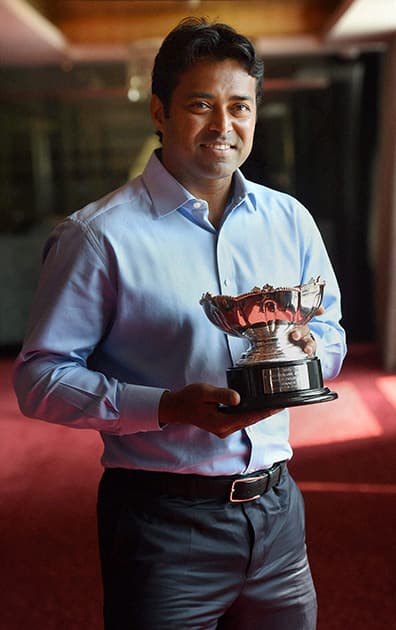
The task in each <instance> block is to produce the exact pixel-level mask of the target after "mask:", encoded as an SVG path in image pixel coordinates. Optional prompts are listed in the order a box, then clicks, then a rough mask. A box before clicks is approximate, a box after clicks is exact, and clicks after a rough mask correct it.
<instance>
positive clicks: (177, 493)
mask: <svg viewBox="0 0 396 630" xmlns="http://www.w3.org/2000/svg"><path fill="white" fill-rule="evenodd" d="M286 466H287V462H286V461H284V462H278V463H276V464H274V465H273V466H272V467H271V468H267V469H265V470H258V471H257V472H255V473H252V474H251V475H232V476H222V477H209V476H205V475H182V474H178V473H169V472H154V471H147V470H131V469H127V468H107V469H106V471H105V473H104V475H105V477H106V478H107V479H108V481H110V480H111V481H112V482H114V483H116V484H117V485H119V486H121V487H122V488H123V489H124V490H129V491H131V492H134V493H138V494H147V493H151V494H156V495H167V496H171V497H184V498H186V499H218V500H221V501H230V502H231V503H244V502H245V501H254V500H255V499H258V498H259V497H260V496H261V495H262V494H265V493H266V492H268V490H271V488H274V486H276V485H277V484H278V483H279V481H280V479H281V477H282V473H283V472H284V470H285V469H286Z"/></svg>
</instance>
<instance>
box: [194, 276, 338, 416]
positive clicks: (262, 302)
mask: <svg viewBox="0 0 396 630" xmlns="http://www.w3.org/2000/svg"><path fill="white" fill-rule="evenodd" d="M324 287H325V282H324V281H323V280H320V278H317V279H316V280H315V279H311V280H310V281H309V282H308V283H307V284H302V285H298V286H295V287H279V288H274V287H272V286H270V285H268V284H267V285H265V286H264V287H263V288H261V289H260V288H257V287H255V288H254V289H252V290H251V291H250V292H249V293H243V294H242V295H238V296H236V297H232V296H228V295H215V296H212V295H211V294H210V293H205V294H204V295H203V296H202V298H201V300H200V304H201V306H202V307H203V309H204V311H205V314H206V316H207V317H208V319H209V320H210V321H211V322H212V323H213V324H214V325H215V326H217V328H219V329H220V330H222V331H223V332H224V333H226V334H228V335H232V336H235V337H243V338H245V339H247V341H248V342H249V346H248V348H247V349H246V351H245V352H243V353H242V355H241V357H240V358H239V360H238V361H237V363H236V364H235V365H234V366H233V367H231V368H229V369H228V370H227V383H228V386H229V387H230V388H231V389H235V390H236V391H237V392H238V393H239V394H240V396H241V402H240V404H239V405H237V406H235V407H231V406H229V407H227V406H224V407H222V410H223V411H225V412H227V413H237V412H239V411H241V410H245V409H246V410H248V409H279V408H283V407H294V406H298V405H306V404H312V403H319V402H326V401H329V400H334V399H335V398H337V394H336V393H335V392H332V391H330V390H329V389H328V388H327V387H324V385H323V376H322V369H321V365H320V360H319V358H318V357H308V355H307V354H306V353H305V352H304V351H303V350H302V348H301V347H300V346H299V345H298V344H297V343H293V341H291V339H290V333H291V332H292V330H293V329H294V328H295V327H298V326H303V325H305V324H307V323H308V322H309V320H310V319H311V318H312V317H313V316H314V315H315V313H316V311H317V309H318V308H319V306H320V305H321V302H322V298H323V291H324Z"/></svg>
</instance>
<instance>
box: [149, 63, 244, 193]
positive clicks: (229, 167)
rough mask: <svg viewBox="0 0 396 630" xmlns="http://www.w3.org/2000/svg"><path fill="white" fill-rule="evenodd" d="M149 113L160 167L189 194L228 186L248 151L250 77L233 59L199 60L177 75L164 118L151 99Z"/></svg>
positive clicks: (160, 104)
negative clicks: (220, 183)
mask: <svg viewBox="0 0 396 630" xmlns="http://www.w3.org/2000/svg"><path fill="white" fill-rule="evenodd" d="M151 114H152V118H153V121H154V123H155V125H156V127H157V129H158V130H160V131H161V133H162V161H163V164H164V166H165V168H167V169H168V171H169V172H170V173H171V174H172V175H173V176H174V177H175V178H176V179H177V180H178V181H179V182H180V183H181V184H183V185H184V186H185V187H186V188H187V189H188V190H190V192H193V191H194V190H197V189H198V190H199V189H203V188H205V187H206V186H208V185H211V184H210V182H213V180H225V182H224V183H228V182H229V181H230V180H231V177H232V174H233V173H234V171H235V170H236V169H237V168H238V167H239V166H240V165H241V164H242V163H243V162H244V161H245V160H246V158H247V157H248V155H249V153H250V151H251V148H252V143H253V134H254V127H255V122H256V79H255V78H254V77H251V76H250V75H249V74H248V73H247V72H246V70H245V69H244V68H243V67H242V66H241V65H240V64H239V63H238V61H236V60H234V59H227V60H225V61H213V60H203V61H199V62H197V63H196V64H194V65H193V66H192V67H191V68H189V69H188V70H187V71H186V72H184V73H183V74H182V75H181V77H180V80H179V83H178V85H177V86H176V88H175V90H174V92H173V94H172V97H171V102H170V108H169V116H168V117H167V116H166V115H165V112H164V108H163V105H162V103H161V101H160V100H159V99H158V97H157V96H155V95H154V96H153V97H152V102H151Z"/></svg>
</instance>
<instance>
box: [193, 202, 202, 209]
mask: <svg viewBox="0 0 396 630" xmlns="http://www.w3.org/2000/svg"><path fill="white" fill-rule="evenodd" d="M201 205H202V204H201V202H200V201H194V203H193V208H196V209H197V210H198V208H200V207H201Z"/></svg>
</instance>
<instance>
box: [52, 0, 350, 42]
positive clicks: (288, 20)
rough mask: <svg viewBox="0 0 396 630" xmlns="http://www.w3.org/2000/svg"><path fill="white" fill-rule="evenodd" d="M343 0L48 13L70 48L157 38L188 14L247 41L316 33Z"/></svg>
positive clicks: (118, 6)
mask: <svg viewBox="0 0 396 630" xmlns="http://www.w3.org/2000/svg"><path fill="white" fill-rule="evenodd" d="M340 2H341V0H132V1H129V2H128V1H123V0H100V1H97V0H68V1H65V0H47V1H46V2H41V3H40V5H41V8H42V11H43V12H44V13H45V14H46V15H47V17H48V18H49V19H50V21H51V22H53V23H54V24H55V25H56V26H57V27H58V28H59V29H60V31H61V32H62V33H63V34H64V36H65V37H66V38H67V40H68V41H70V42H71V43H74V44H88V43H92V44H109V43H114V42H117V43H123V44H124V43H129V42H131V40H132V41H133V40H136V39H141V38H157V37H158V38H161V37H163V36H164V35H165V34H166V33H167V32H168V31H169V30H171V29H172V28H173V27H174V26H175V25H176V24H177V23H178V22H179V21H180V20H181V19H182V18H184V17H186V16H188V15H195V16H199V17H202V16H205V17H208V18H210V19H213V20H217V21H221V22H226V23H227V24H230V25H232V26H235V27H236V28H237V29H238V30H240V31H241V32H243V33H244V34H246V35H248V36H250V37H258V36H263V35H266V36H286V35H302V34H304V35H307V34H308V35H315V34H320V33H321V32H322V31H323V29H324V28H326V25H327V24H328V23H329V21H330V20H331V17H332V15H334V12H335V10H336V9H337V8H338V6H339V5H340Z"/></svg>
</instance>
